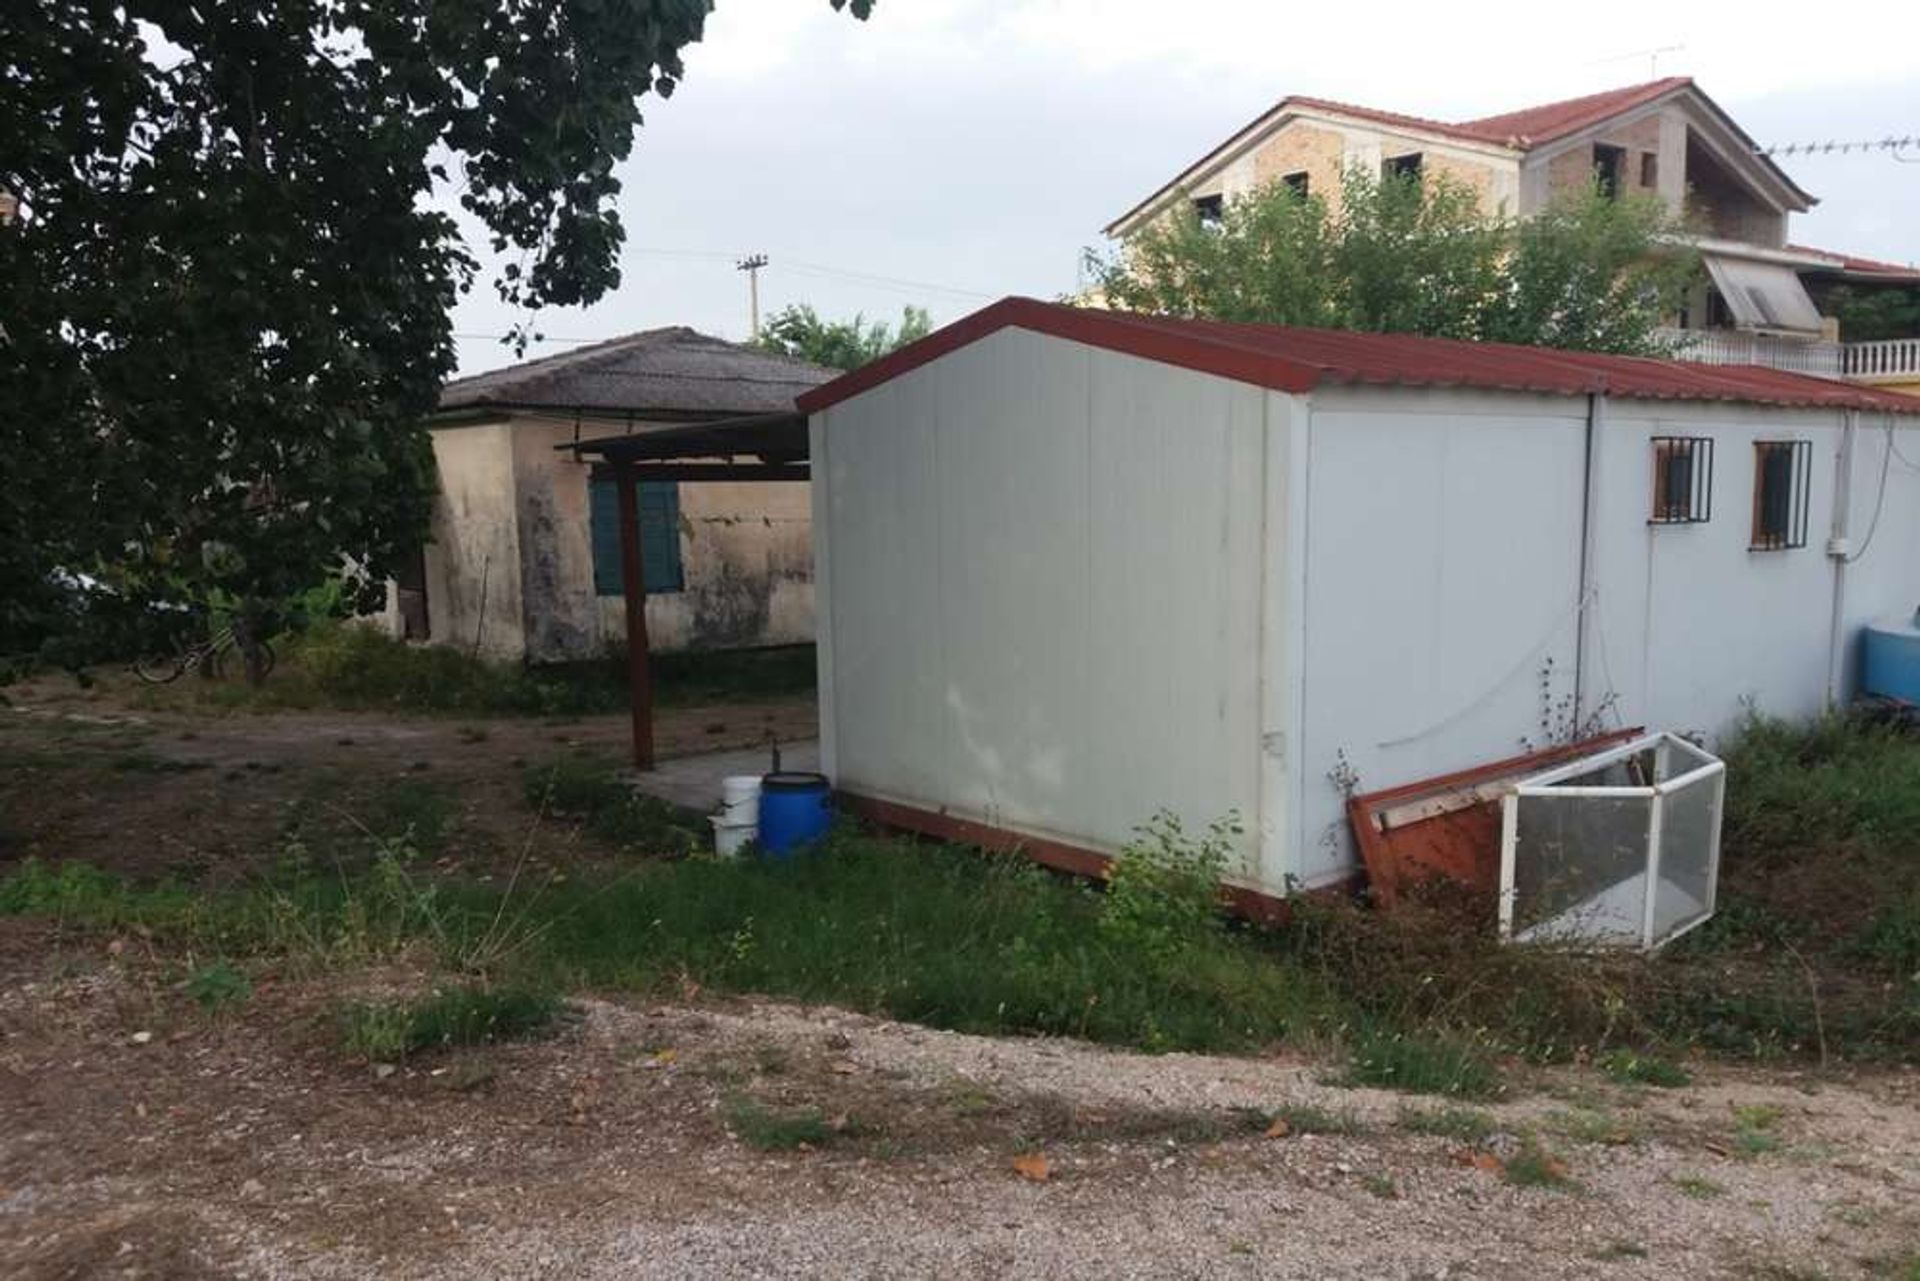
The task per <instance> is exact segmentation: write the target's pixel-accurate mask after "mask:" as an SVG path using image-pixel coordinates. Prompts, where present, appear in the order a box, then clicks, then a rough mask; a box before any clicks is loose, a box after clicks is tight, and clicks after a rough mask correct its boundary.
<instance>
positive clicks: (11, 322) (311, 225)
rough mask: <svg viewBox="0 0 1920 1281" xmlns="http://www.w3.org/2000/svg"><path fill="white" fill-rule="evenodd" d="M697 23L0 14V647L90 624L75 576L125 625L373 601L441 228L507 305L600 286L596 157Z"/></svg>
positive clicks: (437, 360)
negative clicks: (230, 608)
mask: <svg viewBox="0 0 1920 1281" xmlns="http://www.w3.org/2000/svg"><path fill="white" fill-rule="evenodd" d="M829 2H830V3H831V4H832V6H833V7H834V8H835V9H841V8H848V9H850V10H851V11H852V12H853V13H854V14H856V15H857V16H860V17H865V16H867V14H868V12H869V10H870V9H871V7H872V0H829ZM711 7H712V6H711V3H710V2H709V0H223V3H220V4H198V5H196V4H187V3H181V2H180V0H42V2H41V3H28V4H20V5H7V6H0V51H4V52H0V86H3V87H4V92H0V191H4V192H5V193H7V194H8V195H9V196H11V197H12V198H13V200H10V201H8V202H6V203H7V204H8V205H14V204H15V202H16V201H17V206H16V208H15V210H14V212H13V215H12V216H11V217H5V218H0V287H4V296H5V299H6V302H5V306H4V312H3V313H0V323H3V324H4V334H0V394H3V395H4V400H5V403H6V407H7V412H6V413H5V414H4V415H0V458H4V459H5V462H4V464H0V468H3V469H4V477H5V479H4V482H0V489H3V490H4V492H0V655H5V654H9V653H11V654H19V653H21V652H23V651H32V650H38V651H40V652H43V653H45V652H51V651H53V650H55V649H60V648H61V647H62V646H63V645H64V646H67V647H66V648H64V649H62V650H61V652H62V655H63V656H64V657H66V658H68V659H69V660H73V661H77V658H78V657H79V656H82V655H83V653H84V651H85V648H86V647H85V646H79V647H78V648H75V647H73V646H71V645H70V644H69V643H70V642H75V641H78V640H92V641H96V642H97V641H98V640H100V639H101V638H102V637H103V636H105V635H106V634H107V632H108V631H109V630H110V629H107V628H105V627H104V622H105V620H103V619H102V618H100V617H97V616H96V615H95V612H94V611H92V610H82V609H80V608H79V606H78V604H77V603H76V602H77V601H79V600H81V599H83V598H84V595H85V594H81V593H76V592H74V591H73V590H72V588H73V586H74V584H75V583H76V582H84V583H99V584H106V585H108V586H110V587H111V588H113V589H114V591H113V593H112V594H111V595H110V596H101V595H100V594H99V593H94V594H93V598H94V599H95V602H96V603H99V602H100V601H102V600H104V601H107V602H108V603H112V604H116V605H118V606H121V607H123V608H124V609H125V611H126V612H128V613H129V614H131V615H132V616H135V617H139V618H149V619H150V618H154V617H168V616H171V617H184V616H188V615H185V614H184V613H183V612H182V611H172V612H171V613H167V612H162V613H159V614H156V612H155V611H154V610H153V609H152V608H151V606H152V605H153V603H154V602H156V601H166V600H175V601H187V602H195V603H203V602H206V601H208V600H209V599H215V598H219V599H226V600H230V601H233V602H236V603H237V604H238V606H239V608H240V609H241V610H242V611H243V612H248V613H253V614H260V615H264V614H265V613H266V612H267V610H268V609H269V607H270V603H271V602H274V601H278V600H282V599H285V598H286V597H288V596H289V595H291V594H292V593H295V592H298V591H300V590H302V589H304V588H307V587H310V586H312V585H313V584H314V583H315V582H316V581H318V580H320V579H322V578H323V577H324V576H326V575H327V574H328V573H329V572H332V571H335V570H337V568H338V567H339V566H340V565H341V564H342V563H343V562H351V563H353V564H355V565H357V566H358V567H360V569H361V570H362V571H363V575H362V579H361V581H362V583H363V584H364V587H365V590H366V592H367V593H368V594H369V595H371V594H372V593H373V592H374V591H376V590H377V588H378V585H379V583H380V581H381V579H382V578H383V577H384V576H385V575H386V573H387V572H388V571H389V569H390V568H391V567H392V566H393V565H394V564H395V562H396V560H397V558H398V557H399V556H400V555H401V554H403V553H404V552H405V551H406V550H408V549H410V548H411V547H414V546H417V545H418V543H419V542H420V541H421V540H422V539H423V537H424V536H425V533H426V528H427V519H428V514H429V505H430V500H431V495H432V491H433V483H434V474H433V462H432V455H431V451H430V449H429V445H428V441H427V437H426V433H425V430H424V428H423V426H422V425H421V420H422V417H423V415H425V414H426V413H427V412H428V411H429V410H431V409H432V407H433V405H434V403H435V397H436V396H437V394H438V389H439V387H440V385H441V383H442V382H443V381H444V379H445V378H446V377H447V375H448V374H449V373H450V372H451V371H452V369H453V363H454V358H453V349H452V342H451V330H450V318H449V314H448V309H449V308H450V307H451V305H452V304H453V303H454V301H455V299H456V298H457V297H458V295H459V294H460V293H461V292H462V291H463V290H465V289H467V288H469V287H471V285H472V284H473V282H474V278H475V274H476V270H477V268H476V263H475V259H474V257H473V255H472V254H471V253H470V252H469V250H468V248H467V246H466V245H465V243H464V242H463V240H462V237H461V232H460V227H459V225H458V224H457V223H456V221H455V213H454V211H455V210H456V209H457V210H458V211H460V212H462V213H464V214H465V215H466V217H467V219H468V220H469V225H472V226H476V227H477V228H478V229H479V231H480V234H481V235H483V236H484V237H485V240H486V245H487V248H488V249H489V250H491V251H492V252H494V253H495V254H499V255H503V256H504V257H505V258H506V259H507V260H508V265H507V266H505V267H504V268H503V269H502V270H501V271H500V273H499V274H498V277H497V279H495V280H494V282H493V283H494V287H495V288H496V289H497V291H498V293H499V296H500V297H501V299H502V300H504V301H505V302H507V303H509V304H511V305H513V306H514V307H516V308H518V309H521V310H522V311H523V312H526V313H531V312H532V311H533V310H534V309H537V308H539V307H542V306H546V305H549V304H558V305H577V304H581V303H586V302H591V301H593V300H594V299H596V298H599V297H601V296H602V295H604V294H605V293H606V292H607V291H608V290H610V289H612V288H614V287H615V286H616V285H617V284H618V282H619V271H618V267H617V261H618V252H619V249H620V245H621V242H622V238H623V233H622V227H621V222H620V218H619V214H618V211H617V207H616V201H617V199H618V197H619V195H620V182H619V180H618V179H617V178H616V177H615V176H614V169H615V166H616V165H617V164H618V163H619V162H620V161H621V160H622V159H624V158H625V157H626V156H627V154H628V152H629V150H630V148H631V146H632V143H633V138H634V134H635V131H636V130H637V129H638V128H639V126H640V124H641V115H640V110H639V99H640V98H641V97H643V96H644V95H646V94H648V93H654V94H658V95H660V96H662V97H664V96H666V95H667V94H669V93H671V92H672V90H673V88H674V86H675V85H676V84H677V83H678V81H679V79H680V77H681V74H682V67H681V60H680V52H681V50H682V49H683V48H684V47H685V46H686V45H687V44H689V43H691V42H693V41H695V40H697V39H699V37H700V35H701V32H702V29H703V26H704V23H705V21H706V17H707V14H708V12H709V10H710V9H711ZM260 621H261V623H262V625H266V624H268V623H269V622H270V621H271V620H269V619H266V618H264V617H263V618H261V619H260Z"/></svg>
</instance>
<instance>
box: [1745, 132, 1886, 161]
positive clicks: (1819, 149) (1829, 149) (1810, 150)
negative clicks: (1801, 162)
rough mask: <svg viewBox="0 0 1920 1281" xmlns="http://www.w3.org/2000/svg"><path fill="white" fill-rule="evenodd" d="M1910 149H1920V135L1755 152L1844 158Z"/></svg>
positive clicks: (1792, 145) (1795, 145)
mask: <svg viewBox="0 0 1920 1281" xmlns="http://www.w3.org/2000/svg"><path fill="white" fill-rule="evenodd" d="M1908 147H1920V134H1910V135H1908V136H1906V137H1901V138H1896V137H1894V136H1892V135H1891V134H1889V135H1888V136H1887V137H1885V138H1868V139H1855V140H1852V141H1846V142H1842V141H1839V140H1837V139H1831V140H1828V141H1826V142H1789V143H1785V144H1783V145H1780V146H1773V147H1756V148H1755V149H1754V150H1755V151H1756V152H1757V153H1758V154H1760V155H1763V156H1812V155H1821V156H1825V155H1832V154H1833V153H1835V152H1838V153H1839V154H1840V155H1843V156H1844V155H1846V154H1847V153H1848V152H1851V151H1858V152H1862V153H1865V152H1870V151H1890V152H1895V153H1898V152H1901V151H1905V150H1906V149H1907V148H1908ZM1894 159H1895V160H1901V159H1904V157H1902V156H1900V155H1898V154H1896V155H1895V156H1894Z"/></svg>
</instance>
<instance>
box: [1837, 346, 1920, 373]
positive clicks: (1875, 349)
mask: <svg viewBox="0 0 1920 1281" xmlns="http://www.w3.org/2000/svg"><path fill="white" fill-rule="evenodd" d="M1843 352H1844V356H1845V360H1844V365H1843V368H1842V372H1844V373H1845V374H1846V376H1847V377H1849V378H1859V379H1862V380H1864V381H1867V382H1872V381H1875V380H1878V379H1882V378H1887V379H1893V378H1910V379H1920V338H1889V339H1887V340H1885V341H1884V342H1850V343H1847V344H1845V345H1844V347H1843Z"/></svg>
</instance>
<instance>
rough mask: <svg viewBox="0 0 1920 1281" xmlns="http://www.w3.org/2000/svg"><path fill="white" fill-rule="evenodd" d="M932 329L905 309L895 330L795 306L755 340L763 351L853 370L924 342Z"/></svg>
mask: <svg viewBox="0 0 1920 1281" xmlns="http://www.w3.org/2000/svg"><path fill="white" fill-rule="evenodd" d="M932 328H933V324H932V321H931V320H930V319H929V318H928V316H927V312H926V309H925V308H923V307H907V308H904V309H903V310H902V311H901V313H900V327H899V328H898V329H894V328H892V327H891V326H889V325H888V324H887V323H886V322H885V321H883V320H876V321H872V322H869V321H868V320H867V318H866V317H865V316H863V315H857V314H856V315H855V316H854V318H853V319H852V320H822V319H821V318H820V316H819V313H817V312H815V311H814V309H813V308H812V307H810V306H808V305H807V304H805V303H797V304H795V305H793V306H791V307H783V308H781V309H780V310H779V311H776V312H774V313H773V315H771V316H769V317H768V318H767V320H766V323H765V324H763V325H761V326H760V337H759V338H758V339H757V340H756V341H757V343H758V345H759V346H761V347H764V348H766V349H767V350H768V351H775V352H779V353H780V354H781V355H783V356H793V357H795V358H797V359H799V360H804V361H807V362H808V363H809V364H814V365H820V366H822V367H823V368H826V369H858V368H859V367H860V366H862V365H865V364H870V363H872V362H873V361H876V360H878V359H880V357H882V356H884V355H886V354H887V353H888V352H890V351H893V350H895V349H896V348H899V347H904V346H906V345H907V344H908V343H910V342H916V341H918V340H919V339H922V338H925V337H926V336H927V333H928V332H929V331H930V330H931V329H932Z"/></svg>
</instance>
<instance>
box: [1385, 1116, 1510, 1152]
mask: <svg viewBox="0 0 1920 1281" xmlns="http://www.w3.org/2000/svg"><path fill="white" fill-rule="evenodd" d="M1399 1126H1400V1128H1401V1129H1403V1130H1407V1131H1409V1132H1411V1133H1414V1134H1427V1135H1432V1136H1434V1137H1435V1138H1442V1139H1456V1140H1458V1141H1460V1142H1462V1143H1480V1142H1482V1141H1484V1140H1485V1139H1486V1138H1487V1137H1488V1136H1489V1135H1491V1134H1493V1133H1495V1132H1496V1131H1498V1130H1499V1129H1500V1123H1499V1122H1498V1121H1496V1120H1495V1119H1494V1117H1493V1114H1492V1113H1490V1112H1482V1111H1480V1110H1479V1109H1478V1108H1433V1109H1426V1108H1401V1109H1400V1117H1399Z"/></svg>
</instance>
